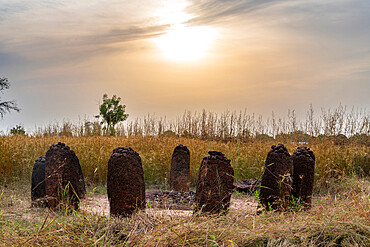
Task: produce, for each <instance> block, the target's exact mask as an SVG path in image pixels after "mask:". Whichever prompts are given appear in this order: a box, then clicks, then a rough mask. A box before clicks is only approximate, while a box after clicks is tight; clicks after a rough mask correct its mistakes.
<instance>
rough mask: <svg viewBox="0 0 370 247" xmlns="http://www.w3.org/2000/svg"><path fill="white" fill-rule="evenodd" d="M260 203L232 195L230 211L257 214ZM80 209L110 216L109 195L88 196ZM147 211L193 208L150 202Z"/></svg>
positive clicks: (178, 212)
mask: <svg viewBox="0 0 370 247" xmlns="http://www.w3.org/2000/svg"><path fill="white" fill-rule="evenodd" d="M257 205H258V203H257V202H256V200H255V199H254V198H252V197H247V196H234V195H233V196H232V197H231V203H230V212H231V213H238V214H240V213H243V214H255V213H256V210H257ZM80 209H81V210H83V211H87V212H92V213H97V214H101V215H106V216H109V202H108V196H107V195H93V196H91V195H90V196H88V197H87V198H85V199H83V200H82V202H81V204H80ZM146 212H147V213H156V214H167V215H183V216H188V215H192V209H191V208H189V209H186V210H184V209H183V210H173V209H168V208H157V207H153V206H152V205H151V202H150V201H149V202H148V206H147V208H146Z"/></svg>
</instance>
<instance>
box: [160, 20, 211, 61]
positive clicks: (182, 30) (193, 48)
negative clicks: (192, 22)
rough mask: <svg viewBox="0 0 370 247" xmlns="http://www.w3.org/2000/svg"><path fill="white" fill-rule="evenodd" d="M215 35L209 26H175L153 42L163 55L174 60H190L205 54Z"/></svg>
mask: <svg viewBox="0 0 370 247" xmlns="http://www.w3.org/2000/svg"><path fill="white" fill-rule="evenodd" d="M215 37H216V31H215V30H214V29H213V28H210V27H183V26H180V27H176V28H174V29H172V30H170V31H169V32H168V33H166V34H164V35H163V36H161V37H159V38H156V39H155V42H156V44H157V46H158V47H159V49H160V50H161V51H162V52H163V54H164V56H165V57H166V58H168V59H171V60H174V61H192V60H196V59H200V58H203V57H205V56H206V54H207V51H208V50H209V49H210V46H211V45H212V41H213V40H214V39H215Z"/></svg>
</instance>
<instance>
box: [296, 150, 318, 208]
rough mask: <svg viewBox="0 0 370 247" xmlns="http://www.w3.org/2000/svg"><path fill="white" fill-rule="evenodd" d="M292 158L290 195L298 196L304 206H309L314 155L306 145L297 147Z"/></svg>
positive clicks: (310, 202) (313, 174) (313, 176)
mask: <svg viewBox="0 0 370 247" xmlns="http://www.w3.org/2000/svg"><path fill="white" fill-rule="evenodd" d="M292 160H293V185H292V195H293V196H294V197H295V198H300V199H301V200H302V201H303V203H304V204H303V205H304V207H305V208H310V207H311V204H312V191H313V184H314V179H315V155H314V154H313V152H312V151H311V150H310V149H309V148H307V147H297V149H296V150H295V152H294V153H293V154H292Z"/></svg>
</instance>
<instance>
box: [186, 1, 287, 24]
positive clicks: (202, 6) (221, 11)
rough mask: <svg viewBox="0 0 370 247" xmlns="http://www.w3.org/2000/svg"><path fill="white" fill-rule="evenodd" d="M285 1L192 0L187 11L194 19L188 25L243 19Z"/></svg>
mask: <svg viewBox="0 0 370 247" xmlns="http://www.w3.org/2000/svg"><path fill="white" fill-rule="evenodd" d="M282 2H286V0H285V1H276V0H275V1H274V0H247V1H240V0H224V1H222V0H212V1H202V0H193V1H192V3H193V4H192V5H191V6H190V7H188V9H187V10H188V11H189V12H191V13H193V14H195V16H196V17H194V18H192V19H190V20H189V21H188V22H187V24H190V25H210V24H215V23H221V22H223V21H228V20H232V19H234V18H237V17H243V16H246V15H248V14H251V13H253V12H256V11H258V10H261V9H266V8H269V7H270V6H274V5H277V4H280V3H282Z"/></svg>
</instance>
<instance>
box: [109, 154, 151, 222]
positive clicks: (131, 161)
mask: <svg viewBox="0 0 370 247" xmlns="http://www.w3.org/2000/svg"><path fill="white" fill-rule="evenodd" d="M107 192H108V199H109V204H110V214H111V215H122V216H130V215H131V214H132V213H134V212H135V211H136V210H137V209H144V208H145V182H144V171H143V167H142V164H141V158H140V156H139V154H138V153H137V152H135V151H134V150H133V149H132V148H130V147H119V148H116V149H114V150H113V154H112V155H111V157H110V159H109V162H108V175H107Z"/></svg>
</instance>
